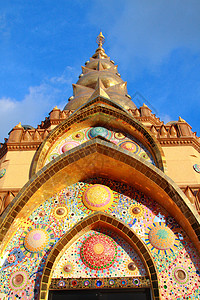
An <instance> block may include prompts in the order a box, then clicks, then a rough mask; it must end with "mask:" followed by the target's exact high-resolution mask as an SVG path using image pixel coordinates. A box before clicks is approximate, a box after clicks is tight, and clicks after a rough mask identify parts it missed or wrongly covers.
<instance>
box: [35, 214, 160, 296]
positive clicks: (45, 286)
mask: <svg viewBox="0 0 200 300" xmlns="http://www.w3.org/2000/svg"><path fill="white" fill-rule="evenodd" d="M97 226H103V227H108V228H110V229H112V231H114V232H116V233H117V234H118V235H120V236H122V237H123V238H124V239H125V240H126V241H127V242H128V243H129V244H130V245H131V246H132V247H133V248H134V249H135V250H136V252H137V253H138V254H139V256H140V258H141V259H142V262H143V263H144V266H145V268H146V271H147V274H148V276H149V279H150V283H151V290H152V296H153V299H154V300H158V299H160V296H159V295H160V292H159V285H158V277H157V270H156V266H155V263H154V260H153V258H152V256H151V254H150V252H149V250H148V248H147V247H146V245H145V243H144V242H143V241H142V240H141V239H140V238H139V237H138V235H137V234H136V233H135V232H134V231H133V230H131V229H130V228H129V227H128V226H127V225H126V224H124V223H123V222H121V221H120V220H118V219H116V218H114V217H113V216H110V215H108V214H106V213H102V212H97V213H94V214H92V215H90V216H88V217H87V218H85V219H84V220H82V221H81V222H79V223H78V224H76V225H75V226H74V227H73V228H72V229H71V230H69V231H68V232H67V233H66V234H64V236H63V237H62V238H61V239H60V240H59V241H58V242H57V244H56V245H55V246H54V248H53V249H52V250H51V252H50V254H49V255H48V257H47V260H46V263H45V267H44V269H43V274H42V279H41V283H40V297H39V300H47V299H48V290H49V286H50V282H51V275H52V271H53V267H54V264H55V263H56V259H57V257H58V255H59V253H60V252H61V251H62V249H63V248H64V247H65V246H66V245H69V246H70V245H71V244H72V243H73V242H74V241H75V240H76V239H77V238H78V237H80V236H81V235H82V234H83V233H85V232H86V231H87V230H90V229H94V228H96V227H97Z"/></svg>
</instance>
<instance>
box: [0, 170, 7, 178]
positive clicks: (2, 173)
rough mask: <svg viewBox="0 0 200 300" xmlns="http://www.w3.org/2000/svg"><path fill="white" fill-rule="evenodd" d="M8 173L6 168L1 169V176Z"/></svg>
mask: <svg viewBox="0 0 200 300" xmlns="http://www.w3.org/2000/svg"><path fill="white" fill-rule="evenodd" d="M5 174H6V169H1V170H0V178H2V177H3V176H4V175H5Z"/></svg>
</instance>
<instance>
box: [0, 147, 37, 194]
mask: <svg viewBox="0 0 200 300" xmlns="http://www.w3.org/2000/svg"><path fill="white" fill-rule="evenodd" d="M34 154H35V151H8V152H7V154H6V155H5V156H4V158H3V161H5V163H2V164H1V166H0V169H4V168H5V169H6V173H5V175H4V176H3V178H1V180H0V190H12V189H20V188H22V187H23V185H24V184H25V183H26V182H27V181H28V180H29V172H30V167H31V163H32V160H33V157H34Z"/></svg>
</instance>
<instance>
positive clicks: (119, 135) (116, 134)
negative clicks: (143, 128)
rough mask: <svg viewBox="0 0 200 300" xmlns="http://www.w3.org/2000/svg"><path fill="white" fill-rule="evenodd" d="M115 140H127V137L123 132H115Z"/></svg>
mask: <svg viewBox="0 0 200 300" xmlns="http://www.w3.org/2000/svg"><path fill="white" fill-rule="evenodd" d="M114 136H115V138H116V139H118V140H123V139H125V135H124V134H123V133H121V132H115V134H114Z"/></svg>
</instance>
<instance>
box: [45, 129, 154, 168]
mask: <svg viewBox="0 0 200 300" xmlns="http://www.w3.org/2000/svg"><path fill="white" fill-rule="evenodd" d="M97 136H101V137H103V138H105V139H107V140H109V141H110V142H112V143H114V144H115V145H117V146H119V147H121V148H122V149H125V150H128V151H129V152H131V153H134V154H136V155H138V156H139V157H141V158H143V159H144V160H145V161H147V162H150V163H152V164H154V160H153V157H152V155H151V154H150V152H149V151H148V150H147V149H146V147H144V145H143V144H142V143H141V142H139V141H138V140H136V139H135V138H134V137H132V136H130V135H129V134H126V135H125V133H122V132H118V131H114V130H110V129H108V128H105V127H87V128H83V129H81V130H79V131H76V132H74V133H72V134H69V133H65V134H64V135H63V136H62V137H61V138H60V139H59V140H58V141H57V142H56V143H55V144H54V145H53V146H52V148H51V150H50V152H49V154H48V155H47V159H46V161H45V165H46V164H47V163H49V162H50V161H52V160H53V159H55V158H56V157H57V156H58V155H61V154H63V153H65V152H66V151H69V150H71V149H73V148H75V147H77V146H79V145H81V144H82V143H85V142H86V141H88V140H90V139H93V138H95V137H97Z"/></svg>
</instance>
